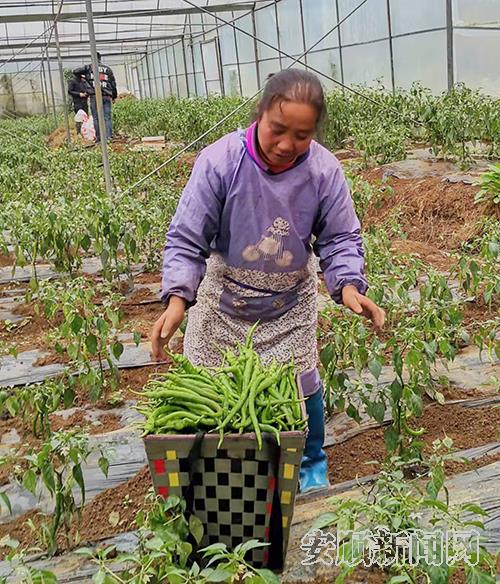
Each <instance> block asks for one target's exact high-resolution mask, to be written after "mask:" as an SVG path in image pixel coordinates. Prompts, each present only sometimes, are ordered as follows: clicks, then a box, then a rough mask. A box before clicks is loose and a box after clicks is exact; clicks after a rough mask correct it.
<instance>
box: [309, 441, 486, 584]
mask: <svg viewBox="0 0 500 584" xmlns="http://www.w3.org/2000/svg"><path fill="white" fill-rule="evenodd" d="M451 445H452V441H451V440H450V439H449V438H445V439H444V440H442V441H440V440H437V441H435V442H434V452H433V454H432V455H431V456H430V458H429V459H428V460H427V461H426V466H427V480H426V482H425V483H424V484H422V477H420V476H418V477H416V478H413V479H411V480H409V479H408V477H407V475H406V473H405V467H406V464H407V461H405V460H401V459H399V458H398V457H393V458H392V459H391V460H390V461H389V462H388V463H387V464H385V465H384V467H383V468H382V471H381V472H380V474H379V475H378V478H377V480H376V481H375V483H374V485H372V486H371V487H370V489H369V490H363V493H362V495H361V497H360V498H359V499H345V498H342V497H336V498H334V499H332V501H331V504H332V511H331V512H327V513H325V514H323V515H322V516H320V517H318V519H317V520H316V521H315V523H314V525H313V528H317V529H322V530H323V529H325V528H327V527H331V528H334V529H335V530H336V535H335V537H336V539H337V541H336V548H335V551H336V553H337V557H336V559H337V565H340V573H339V574H338V576H337V578H336V580H335V582H337V583H338V584H342V583H343V582H346V581H349V580H347V578H349V576H351V575H352V574H353V573H355V571H356V569H357V568H358V567H359V566H360V565H361V564H362V563H363V562H364V563H365V564H366V563H368V564H369V565H372V566H373V565H377V561H380V563H381V564H384V565H383V566H381V569H382V570H383V571H384V575H385V577H386V578H387V580H386V581H387V582H389V583H392V584H401V583H404V582H408V584H415V583H420V582H432V583H433V584H447V583H448V582H450V581H451V578H452V576H453V574H454V573H455V572H457V571H459V570H463V571H464V572H465V576H466V581H467V583H468V584H494V582H495V560H494V558H493V557H492V555H491V554H490V553H489V552H488V551H487V550H486V549H485V548H484V547H483V546H482V545H478V546H477V547H476V546H475V545H471V546H470V547H469V548H468V549H467V547H466V548H465V553H464V550H463V549H462V548H461V547H459V546H460V541H457V542H456V543H455V541H454V540H453V537H446V534H447V533H451V534H453V532H458V533H464V532H467V531H470V530H471V529H474V530H475V531H476V532H477V529H478V528H479V529H484V524H483V522H482V521H483V518H484V517H487V516H488V514H487V513H486V512H485V511H484V510H483V509H482V508H481V507H480V506H478V505H476V504H473V503H468V502H465V503H460V504H458V505H451V504H450V502H449V501H448V496H447V491H446V487H445V473H444V463H445V453H447V452H448V450H449V449H450V448H451ZM356 534H361V535H362V536H363V535H364V539H363V538H358V537H356ZM426 534H430V536H429V537H427V538H426ZM368 539H369V540H370V541H372V542H373V544H374V546H373V548H372V549H373V550H376V553H377V550H378V555H377V556H375V557H373V555H372V556H370V552H369V550H368ZM405 542H407V543H405ZM403 546H406V547H404V548H403ZM455 559H456V561H455ZM452 560H453V561H452Z"/></svg>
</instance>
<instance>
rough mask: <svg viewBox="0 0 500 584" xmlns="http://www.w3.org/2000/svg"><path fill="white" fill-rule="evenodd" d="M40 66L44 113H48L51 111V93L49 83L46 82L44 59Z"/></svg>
mask: <svg viewBox="0 0 500 584" xmlns="http://www.w3.org/2000/svg"><path fill="white" fill-rule="evenodd" d="M41 65H42V66H41V67H40V88H41V90H42V98H43V113H44V115H47V114H48V113H49V94H48V93H47V84H46V83H45V74H44V72H43V60H42V63H41Z"/></svg>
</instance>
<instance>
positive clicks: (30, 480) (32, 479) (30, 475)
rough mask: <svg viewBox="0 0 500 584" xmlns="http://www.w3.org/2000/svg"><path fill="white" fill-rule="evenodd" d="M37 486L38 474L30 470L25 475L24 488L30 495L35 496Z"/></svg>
mask: <svg viewBox="0 0 500 584" xmlns="http://www.w3.org/2000/svg"><path fill="white" fill-rule="evenodd" d="M36 485H37V480H36V474H35V471H34V470H32V469H28V470H27V471H26V472H25V473H24V475H23V487H24V488H25V489H26V490H27V491H29V492H30V493H33V495H34V494H35V490H36Z"/></svg>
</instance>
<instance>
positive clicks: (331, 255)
mask: <svg viewBox="0 0 500 584" xmlns="http://www.w3.org/2000/svg"><path fill="white" fill-rule="evenodd" d="M319 196H320V204H319V211H318V215H317V217H316V223H315V226H314V235H315V236H316V241H315V242H314V250H315V252H316V254H317V255H318V256H319V259H320V267H321V269H322V271H323V276H324V279H325V283H326V286H327V288H328V292H329V293H330V295H331V297H332V298H333V300H335V302H338V303H341V302H342V288H343V287H344V286H346V285H348V284H353V285H354V286H356V288H357V289H358V291H359V292H360V293H361V294H365V293H366V291H367V289H368V283H367V281H366V278H365V272H364V252H363V241H362V239H361V233H360V229H361V228H360V223H359V220H358V218H357V216H356V213H355V211H354V205H353V202H352V199H351V195H350V193H349V187H348V185H347V181H346V179H345V177H344V174H343V172H342V169H341V168H340V166H338V167H337V168H336V169H334V170H333V172H332V173H331V176H328V177H326V176H325V177H324V178H323V181H322V184H321V185H320V194H319Z"/></svg>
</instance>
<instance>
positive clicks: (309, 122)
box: [151, 69, 384, 492]
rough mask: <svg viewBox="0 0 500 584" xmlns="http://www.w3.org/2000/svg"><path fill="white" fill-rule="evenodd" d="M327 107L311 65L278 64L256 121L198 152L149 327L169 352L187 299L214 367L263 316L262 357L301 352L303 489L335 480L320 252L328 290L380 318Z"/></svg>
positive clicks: (190, 351)
mask: <svg viewBox="0 0 500 584" xmlns="http://www.w3.org/2000/svg"><path fill="white" fill-rule="evenodd" d="M325 109H326V108H325V100H324V94H323V89H322V87H321V83H320V82H319V80H318V79H317V78H316V77H315V76H314V75H312V74H311V73H308V72H306V71H303V70H299V69H287V70H285V71H281V72H280V73H277V74H276V75H273V76H272V77H271V78H270V79H269V80H268V82H267V84H266V87H265V90H264V92H263V96H262V99H261V101H260V103H259V105H258V110H257V120H256V122H254V123H253V124H252V125H251V126H250V127H249V128H248V129H247V130H246V131H237V132H232V133H230V134H228V135H226V136H224V137H223V138H221V139H220V140H218V141H217V142H215V143H214V144H212V145H211V146H208V147H207V148H205V149H204V150H203V151H202V152H201V153H200V154H199V156H198V158H197V160H196V162H195V165H194V167H193V171H192V174H191V177H190V179H189V181H188V183H187V185H186V188H185V190H184V192H183V194H182V197H181V200H180V202H179V205H178V208H177V212H176V213H175V216H174V218H173V220H172V223H171V225H170V229H169V231H168V234H167V245H166V247H165V253H164V261H163V278H162V300H163V301H164V302H165V303H166V305H167V307H166V310H165V312H164V313H163V314H162V315H161V316H160V318H159V319H158V320H157V321H156V323H155V325H154V327H153V330H152V335H151V341H152V354H153V356H154V357H155V358H157V359H161V358H165V357H166V355H165V353H164V350H163V348H164V346H165V345H166V344H167V343H168V341H169V340H170V338H171V337H172V335H173V334H174V332H175V331H176V330H177V328H178V327H179V325H180V324H181V322H182V320H183V318H184V315H185V311H186V309H188V308H189V309H190V310H189V320H188V325H187V330H186V334H185V338H184V353H185V355H186V356H187V357H188V358H189V359H190V360H191V361H192V362H193V363H195V364H199V365H204V366H216V365H218V364H219V363H220V359H221V357H220V352H219V350H218V348H217V347H222V348H224V347H226V346H231V345H234V344H236V342H238V341H240V342H241V341H242V340H243V339H244V337H245V335H246V333H247V331H248V328H249V326H250V324H251V323H252V322H255V321H257V320H260V321H261V324H260V325H259V326H258V327H257V329H256V331H255V334H254V347H255V350H256V351H257V352H258V353H259V354H260V355H261V357H262V358H263V359H264V360H265V361H266V360H267V361H269V360H271V359H272V358H273V357H275V358H276V359H277V360H278V361H280V362H288V361H289V360H290V359H291V358H292V357H293V359H294V362H295V363H296V365H297V366H298V367H299V370H300V373H301V381H302V387H303V390H304V394H305V395H306V396H308V399H307V400H306V407H307V413H308V417H309V430H308V435H307V440H306V447H305V452H304V458H303V460H302V465H301V470H300V489H301V491H302V492H306V491H309V490H312V489H316V488H323V487H326V486H328V472H327V461H326V455H325V453H324V451H323V449H322V447H323V442H324V409H323V392H322V386H321V381H320V377H319V373H318V370H317V367H316V364H317V345H316V327H317V275H316V262H315V258H314V255H313V250H314V251H315V252H316V254H317V255H318V256H319V258H320V265H321V268H322V271H323V275H324V279H325V283H326V286H327V287H328V290H329V292H330V294H331V296H332V298H333V299H334V300H336V301H337V302H342V303H343V304H344V305H345V306H347V307H348V308H350V309H351V310H353V311H354V312H355V313H356V314H362V315H364V316H366V317H368V318H370V319H371V320H372V321H373V323H374V325H375V327H376V328H378V329H380V328H381V327H382V326H383V323H384V312H383V310H382V309H381V308H379V307H378V306H377V305H376V304H374V303H373V302H372V301H371V300H370V299H368V298H367V297H366V296H364V294H365V292H366V290H367V283H366V280H365V277H364V270H363V264H364V260H363V249H362V241H361V236H360V225H359V221H358V219H357V217H356V214H355V212H354V208H353V204H352V200H351V197H350V195H349V190H348V186H347V183H346V180H345V178H344V175H343V173H342V170H341V167H340V164H339V162H338V161H337V159H336V158H335V157H334V156H333V154H331V153H330V152H329V151H328V150H327V149H326V148H324V147H323V146H321V145H320V144H318V143H317V142H316V141H314V140H313V138H314V136H315V134H316V132H317V129H318V127H319V126H320V124H321V122H322V121H323V119H324V117H325ZM313 238H314V242H313Z"/></svg>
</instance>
